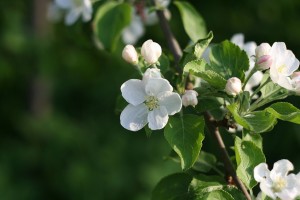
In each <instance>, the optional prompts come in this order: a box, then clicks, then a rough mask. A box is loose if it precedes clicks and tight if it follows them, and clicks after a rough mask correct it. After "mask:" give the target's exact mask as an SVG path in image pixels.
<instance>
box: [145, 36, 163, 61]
mask: <svg viewBox="0 0 300 200" xmlns="http://www.w3.org/2000/svg"><path fill="white" fill-rule="evenodd" d="M141 54H142V56H143V57H144V59H145V61H146V62H147V63H149V64H154V63H156V62H157V61H158V59H159V57H160V56H161V54H162V50H161V47H160V45H159V44H158V43H156V42H153V41H152V40H147V41H146V42H144V44H143V45H142V49H141Z"/></svg>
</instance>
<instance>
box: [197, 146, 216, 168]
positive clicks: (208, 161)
mask: <svg viewBox="0 0 300 200" xmlns="http://www.w3.org/2000/svg"><path fill="white" fill-rule="evenodd" d="M216 164H217V158H216V157H215V156H214V155H213V154H211V153H207V152H204V151H201V152H200V155H199V157H198V159H197V161H196V162H195V164H194V166H193V169H194V170H197V171H199V172H204V173H206V172H209V171H210V170H211V169H212V168H215V166H216Z"/></svg>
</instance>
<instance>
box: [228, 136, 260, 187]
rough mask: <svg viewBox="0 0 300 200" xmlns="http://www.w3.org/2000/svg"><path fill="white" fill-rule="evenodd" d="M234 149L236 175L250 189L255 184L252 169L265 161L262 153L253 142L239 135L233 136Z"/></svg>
mask: <svg viewBox="0 0 300 200" xmlns="http://www.w3.org/2000/svg"><path fill="white" fill-rule="evenodd" d="M234 149H235V154H236V162H237V170H236V172H237V175H238V177H239V178H240V179H241V181H243V183H244V184H245V186H246V187H247V188H249V189H252V188H253V187H254V186H255V185H256V184H257V182H256V181H255V179H254V174H253V173H254V172H253V170H254V168H255V167H256V166H257V165H258V164H260V163H262V162H266V158H265V156H264V153H263V151H262V149H260V148H259V147H258V146H257V145H255V144H254V143H253V142H251V141H244V140H241V139H240V138H239V137H236V138H235V143H234Z"/></svg>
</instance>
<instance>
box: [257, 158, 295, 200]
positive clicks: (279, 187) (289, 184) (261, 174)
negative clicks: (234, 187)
mask: <svg viewBox="0 0 300 200" xmlns="http://www.w3.org/2000/svg"><path fill="white" fill-rule="evenodd" d="M293 169H294V166H293V164H292V163H291V162H290V161H288V160H286V159H283V160H279V161H277V162H275V163H274V165H273V169H272V170H271V171H269V169H268V166H267V164H266V163H260V164H259V165H257V166H256V167H255V168H254V179H255V180H256V181H257V182H259V183H260V185H259V186H260V189H261V191H262V192H263V193H265V194H266V195H267V196H269V197H271V198H272V199H276V198H280V199H283V200H293V199H295V198H296V197H297V196H298V195H300V184H299V180H298V179H299V177H298V175H295V174H288V173H289V171H291V170H293Z"/></svg>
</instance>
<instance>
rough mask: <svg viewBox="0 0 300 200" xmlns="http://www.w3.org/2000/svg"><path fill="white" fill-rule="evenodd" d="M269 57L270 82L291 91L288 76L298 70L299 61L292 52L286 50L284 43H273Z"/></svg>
mask: <svg viewBox="0 0 300 200" xmlns="http://www.w3.org/2000/svg"><path fill="white" fill-rule="evenodd" d="M270 55H271V56H272V65H271V67H270V77H271V80H272V81H273V82H274V83H276V84H278V85H280V86H281V87H284V88H286V89H288V90H293V85H292V80H291V78H290V76H291V75H292V74H293V72H294V71H296V70H297V69H298V67H299V60H298V59H297V58H296V57H295V55H294V54H293V52H292V51H290V50H288V49H287V48H286V45H285V43H284V42H275V43H274V44H273V45H272V48H271V51H270Z"/></svg>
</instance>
